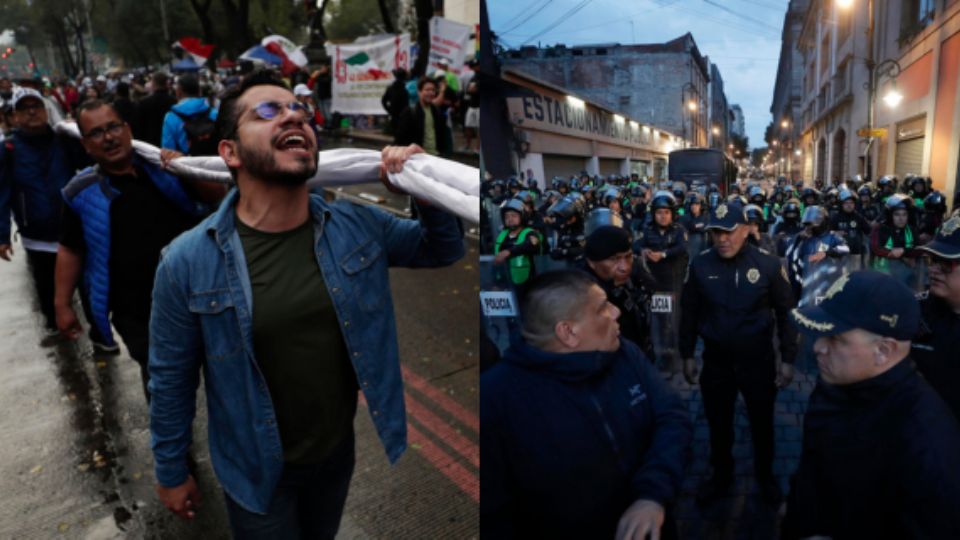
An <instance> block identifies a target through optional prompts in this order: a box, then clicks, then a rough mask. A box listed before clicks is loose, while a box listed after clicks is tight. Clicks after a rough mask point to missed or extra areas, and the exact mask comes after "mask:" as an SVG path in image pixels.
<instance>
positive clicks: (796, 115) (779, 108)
mask: <svg viewBox="0 0 960 540" xmlns="http://www.w3.org/2000/svg"><path fill="white" fill-rule="evenodd" d="M808 5H809V0H791V1H790V3H789V5H788V7H787V13H786V14H785V15H784V19H783V33H782V41H781V46H780V61H779V64H778V66H777V79H776V83H775V84H774V88H773V101H772V103H771V105H770V114H771V115H772V120H771V123H770V127H769V129H768V130H767V133H766V138H767V141H766V142H767V145H768V146H769V148H770V154H769V157H768V162H769V165H770V168H771V169H772V172H773V174H774V175H776V176H781V175H782V176H786V177H787V178H790V179H791V180H794V181H795V180H798V179H801V178H809V175H804V174H803V172H802V164H803V159H804V157H805V155H804V150H803V148H802V147H801V145H800V144H798V139H799V135H800V134H801V133H802V128H803V123H802V121H801V111H802V102H803V77H804V64H803V56H802V54H801V50H800V48H799V47H798V41H799V39H800V37H801V34H802V31H803V28H804V14H805V13H806V12H807V7H808Z"/></svg>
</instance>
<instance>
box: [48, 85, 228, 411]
mask: <svg viewBox="0 0 960 540" xmlns="http://www.w3.org/2000/svg"><path fill="white" fill-rule="evenodd" d="M77 126H78V127H79V128H80V133H81V136H82V143H83V147H84V149H86V151H87V153H88V154H89V155H90V157H91V158H93V160H94V161H95V162H96V166H94V167H90V168H88V169H85V170H83V171H81V172H80V173H79V174H78V175H77V176H75V177H74V178H73V179H72V180H71V181H70V183H68V184H67V185H66V187H64V188H63V198H64V200H65V201H66V205H65V206H64V211H63V223H62V226H61V230H60V246H59V250H58V252H57V265H56V275H55V281H56V293H55V296H54V307H55V310H56V322H57V327H58V328H59V329H60V332H61V333H62V334H64V335H65V336H66V337H67V338H69V339H76V338H77V336H78V335H79V333H80V330H81V327H80V323H79V320H78V319H77V315H76V313H75V312H74V310H73V293H74V290H75V289H76V287H77V285H78V283H81V277H82V287H83V290H84V291H85V292H86V293H87V294H89V298H90V304H91V311H92V313H91V314H90V318H91V319H92V320H90V321H89V322H90V324H91V325H93V326H95V327H96V328H97V329H98V330H99V332H100V334H101V335H102V336H103V340H104V342H105V344H107V345H109V346H116V341H115V340H114V337H113V332H112V329H111V323H112V326H113V328H116V330H117V333H118V334H120V336H121V337H122V338H123V342H124V343H125V344H126V346H127V350H128V351H129V352H130V356H131V357H132V358H133V360H134V361H136V362H137V363H138V364H139V365H140V374H141V378H142V380H143V391H144V394H145V396H146V397H147V401H149V399H150V395H149V393H148V391H147V380H148V378H149V377H148V372H147V345H148V342H149V337H148V332H147V329H148V327H149V322H150V303H151V292H152V291H153V278H154V274H155V273H156V270H157V262H158V261H159V259H160V250H161V249H163V247H164V246H166V245H167V244H168V243H169V242H170V241H171V240H173V239H174V238H175V237H176V236H177V235H179V234H180V233H182V232H183V231H185V230H187V229H189V228H190V227H192V226H194V225H196V224H197V223H198V222H199V221H200V218H201V217H202V216H203V215H204V214H205V213H206V210H207V209H206V208H205V206H204V205H203V204H201V203H200V202H198V200H200V199H203V200H205V201H206V202H214V201H215V200H217V199H218V195H219V196H220V197H222V195H223V192H224V190H223V187H222V186H219V185H213V184H206V185H200V184H199V183H198V184H197V185H189V184H187V183H185V182H181V180H180V179H179V178H177V177H175V176H173V175H172V174H170V173H168V172H166V171H165V170H163V169H162V168H161V167H159V166H156V165H152V164H150V163H148V162H147V161H146V160H143V159H141V158H140V157H139V156H138V155H137V154H135V153H134V151H133V143H132V134H131V131H130V126H129V125H127V124H126V123H125V122H124V121H123V119H121V118H120V115H119V114H118V113H117V111H116V110H115V109H114V108H113V106H112V105H110V104H108V103H105V102H102V101H99V100H94V101H88V102H85V103H84V104H82V105H81V106H80V109H79V110H78V112H77ZM168 157H169V156H168ZM218 192H219V193H218Z"/></svg>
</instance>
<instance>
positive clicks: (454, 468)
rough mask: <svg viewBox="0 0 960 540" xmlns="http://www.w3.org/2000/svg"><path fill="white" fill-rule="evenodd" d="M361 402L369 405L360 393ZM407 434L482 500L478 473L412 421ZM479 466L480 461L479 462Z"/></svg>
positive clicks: (429, 458) (439, 466) (442, 469)
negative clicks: (461, 462) (468, 468)
mask: <svg viewBox="0 0 960 540" xmlns="http://www.w3.org/2000/svg"><path fill="white" fill-rule="evenodd" d="M360 404H361V405H363V406H364V407H366V406H367V400H366V398H364V397H363V392H361V393H360ZM407 436H408V437H409V439H410V442H411V443H412V444H416V445H418V446H419V447H420V448H419V449H418V450H419V452H420V453H421V454H423V457H424V458H426V460H427V461H429V462H430V464H431V465H433V466H434V467H435V468H436V469H437V470H438V471H440V473H441V474H443V475H444V476H446V477H447V479H449V480H450V481H451V482H453V483H454V484H456V486H457V487H458V488H460V490H461V491H463V492H464V493H466V494H467V495H468V496H469V497H470V498H471V499H473V501H474V502H480V480H479V479H478V478H477V475H476V474H474V473H472V472H470V471H469V470H467V468H466V467H464V466H463V465H460V464H459V463H457V461H456V460H455V459H453V458H452V457H450V456H449V455H448V454H447V453H446V452H444V451H443V450H441V449H440V447H439V446H437V445H436V444H434V443H433V441H431V440H430V439H429V438H427V436H426V435H424V434H423V433H420V430H418V429H417V428H415V427H414V426H413V425H412V424H411V423H410V422H407ZM478 466H479V462H478Z"/></svg>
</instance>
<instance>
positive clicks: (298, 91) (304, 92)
mask: <svg viewBox="0 0 960 540" xmlns="http://www.w3.org/2000/svg"><path fill="white" fill-rule="evenodd" d="M311 94H313V92H311V91H310V89H309V88H307V85H305V84H303V83H300V84H298V85H296V86H294V87H293V95H295V96H309V95H311Z"/></svg>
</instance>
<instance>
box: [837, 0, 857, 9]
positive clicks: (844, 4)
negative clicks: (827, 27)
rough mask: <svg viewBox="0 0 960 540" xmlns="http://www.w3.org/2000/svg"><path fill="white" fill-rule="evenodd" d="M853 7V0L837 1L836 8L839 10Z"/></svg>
mask: <svg viewBox="0 0 960 540" xmlns="http://www.w3.org/2000/svg"><path fill="white" fill-rule="evenodd" d="M852 5H853V0H837V7H838V8H841V9H849V8H850V6H852Z"/></svg>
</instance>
